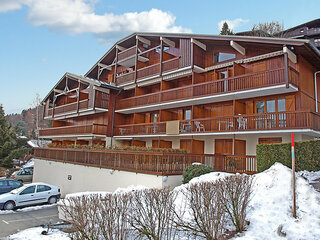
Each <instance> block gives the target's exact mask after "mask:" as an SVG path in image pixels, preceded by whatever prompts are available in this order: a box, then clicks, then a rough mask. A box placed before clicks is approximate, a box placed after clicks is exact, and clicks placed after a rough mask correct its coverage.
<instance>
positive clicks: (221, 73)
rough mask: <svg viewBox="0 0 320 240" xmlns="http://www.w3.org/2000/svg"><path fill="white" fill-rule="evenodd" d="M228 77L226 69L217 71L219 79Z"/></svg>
mask: <svg viewBox="0 0 320 240" xmlns="http://www.w3.org/2000/svg"><path fill="white" fill-rule="evenodd" d="M224 78H228V71H223V72H219V79H224Z"/></svg>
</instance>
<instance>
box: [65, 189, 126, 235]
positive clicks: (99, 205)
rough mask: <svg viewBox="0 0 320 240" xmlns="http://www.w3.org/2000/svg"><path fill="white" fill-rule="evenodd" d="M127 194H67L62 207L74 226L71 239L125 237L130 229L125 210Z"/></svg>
mask: <svg viewBox="0 0 320 240" xmlns="http://www.w3.org/2000/svg"><path fill="white" fill-rule="evenodd" d="M129 207H130V195H129V194H128V193H120V194H107V195H100V194H91V195H83V196H81V197H70V198H67V199H65V200H64V201H63V205H62V210H63V211H64V214H65V216H66V219H68V220H69V221H70V222H71V223H72V224H73V227H74V229H75V232H73V233H71V234H70V237H71V239H75V240H78V239H88V240H96V239H101V238H103V239H109V240H122V239H127V238H128V236H129V234H130V231H129V226H128V221H127V220H128V219H127V215H128V211H129Z"/></svg>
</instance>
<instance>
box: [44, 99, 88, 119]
mask: <svg viewBox="0 0 320 240" xmlns="http://www.w3.org/2000/svg"><path fill="white" fill-rule="evenodd" d="M88 103H89V100H88V99H86V100H83V101H80V102H79V110H80V109H86V108H88ZM52 111H53V109H52V108H49V109H48V111H47V114H46V115H45V117H50V116H52ZM76 111H77V103H76V102H74V103H69V104H65V105H62V106H56V107H54V115H60V114H64V113H70V112H76Z"/></svg>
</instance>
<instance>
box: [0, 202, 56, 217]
mask: <svg viewBox="0 0 320 240" xmlns="http://www.w3.org/2000/svg"><path fill="white" fill-rule="evenodd" d="M56 205H57V204H45V205H40V206H32V207H24V208H18V209H16V210H0V215H1V214H9V213H15V212H30V211H34V210H39V209H43V208H49V207H53V206H56Z"/></svg>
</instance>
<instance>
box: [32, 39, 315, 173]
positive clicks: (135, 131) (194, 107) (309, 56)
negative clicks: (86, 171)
mask: <svg viewBox="0 0 320 240" xmlns="http://www.w3.org/2000/svg"><path fill="white" fill-rule="evenodd" d="M319 69H320V52H319V50H318V49H317V48H316V47H315V46H314V45H313V43H312V42H310V41H309V40H304V39H303V40H302V39H287V38H281V39H280V38H279V39H278V38H261V37H246V36H216V35H197V34H170V33H134V34H131V35H129V36H127V37H126V38H124V39H122V40H119V41H118V42H117V43H115V44H114V46H113V47H112V48H111V49H110V50H109V51H108V52H107V53H106V54H105V55H104V56H103V57H102V58H101V59H100V60H99V61H98V62H97V63H96V64H94V66H93V67H92V68H91V69H90V70H89V71H88V72H87V73H86V74H85V75H84V76H78V75H75V74H71V73H66V74H65V75H64V76H63V77H62V78H61V79H60V80H59V82H58V83H57V84H56V85H55V86H54V88H53V89H52V90H51V91H50V92H49V94H48V95H47V96H46V97H45V99H44V100H43V104H44V105H45V108H44V116H45V118H46V119H51V120H53V127H52V128H50V129H42V130H40V135H41V137H42V138H47V139H52V141H53V143H55V144H57V145H58V144H63V145H66V144H67V145H68V144H80V145H90V144H101V145H105V146H110V145H126V146H144V147H154V148H177V149H185V150H187V152H188V153H190V156H191V155H192V154H193V157H194V158H195V156H204V157H203V159H205V160H203V161H206V163H208V161H209V162H210V158H208V156H209V155H210V156H215V160H214V166H215V168H217V169H222V168H223V167H222V165H223V166H224V168H225V165H226V163H225V162H226V158H224V163H223V162H220V161H218V160H217V159H218V156H224V157H225V156H228V157H229V158H228V159H229V160H230V159H234V160H239V159H244V160H243V161H244V163H242V165H243V164H244V167H243V168H244V170H247V171H249V170H248V168H250V169H251V171H254V168H255V167H254V165H255V163H252V162H251V163H248V162H250V161H254V156H255V153H256V145H257V144H260V143H280V142H288V141H290V133H291V132H294V133H295V137H296V139H297V140H306V139H314V138H316V137H319V136H320V131H319V130H320V117H319V116H320V115H319V113H318V103H319V100H318V96H319V88H320V87H319V80H320V74H319V75H318V77H317V76H316V74H315V73H316V72H317V71H319ZM317 86H318V87H317ZM47 151H49V150H47ZM39 152H40V150H38V154H39V155H40V156H39V157H42V158H44V159H50V158H49V157H48V156H47V157H46V156H44V155H45V153H44V151H43V152H42V154H40V153H39ZM208 159H209V160H208ZM249 159H251V160H249ZM64 160H65V161H66V159H64ZM172 161H174V160H172ZM195 161H196V160H195ZM142 165H143V164H142V163H141V166H142ZM211 165H212V164H211ZM249 165H252V166H253V167H252V166H251V167H249ZM224 170H228V169H224ZM229 170H230V169H229ZM133 171H134V170H133ZM233 171H237V169H233ZM180 174H181V169H180ZM164 175H166V174H164Z"/></svg>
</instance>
